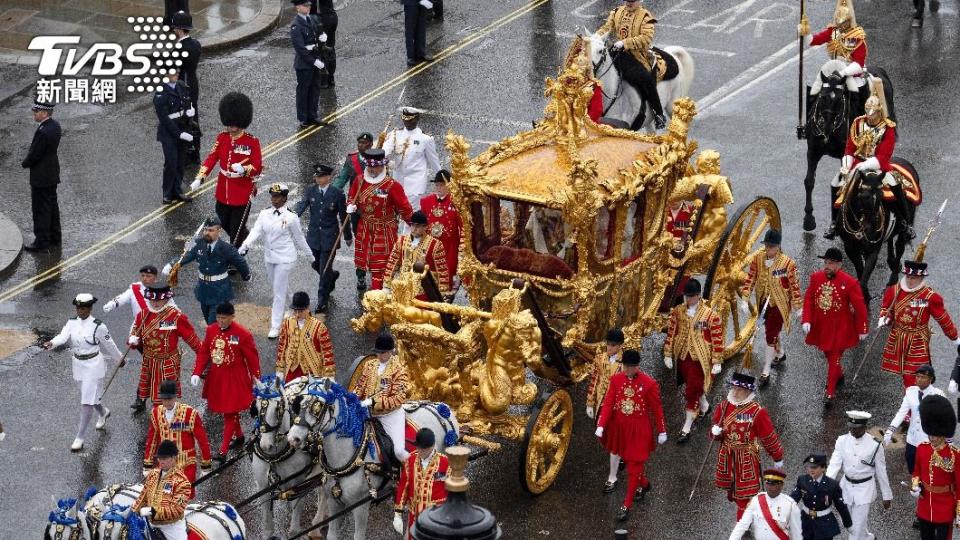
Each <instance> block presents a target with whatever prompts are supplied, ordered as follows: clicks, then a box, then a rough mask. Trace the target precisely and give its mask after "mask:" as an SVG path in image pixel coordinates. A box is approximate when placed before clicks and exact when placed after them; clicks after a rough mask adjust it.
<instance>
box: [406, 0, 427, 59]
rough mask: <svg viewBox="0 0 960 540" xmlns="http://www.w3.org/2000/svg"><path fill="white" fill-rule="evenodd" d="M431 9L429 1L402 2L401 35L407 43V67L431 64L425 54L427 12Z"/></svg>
mask: <svg viewBox="0 0 960 540" xmlns="http://www.w3.org/2000/svg"><path fill="white" fill-rule="evenodd" d="M431 9H433V2H431V1H430V0H403V34H404V38H405V39H406V42H407V65H408V66H415V65H417V64H419V63H420V62H432V61H433V57H432V56H430V55H429V54H427V12H428V11H430V10H431Z"/></svg>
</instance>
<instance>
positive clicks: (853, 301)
mask: <svg viewBox="0 0 960 540" xmlns="http://www.w3.org/2000/svg"><path fill="white" fill-rule="evenodd" d="M820 258H821V259H823V264H824V267H823V270H818V271H816V272H814V273H813V274H811V275H810V284H809V285H808V286H807V292H806V294H805V296H804V299H803V315H802V316H801V320H802V321H803V331H804V332H805V333H806V334H807V337H806V343H807V345H813V346H814V347H816V348H818V349H820V350H821V351H823V354H824V355H825V356H826V358H827V389H826V405H828V406H829V405H830V404H831V403H832V402H833V399H834V397H835V396H836V393H837V387H838V386H839V385H841V384H843V366H841V365H840V357H841V356H843V351H844V350H846V349H849V348H851V347H853V346H854V345H856V344H857V342H858V341H863V340H864V338H866V337H867V306H866V304H864V302H863V291H862V290H861V289H860V283H859V282H857V280H856V278H854V277H853V276H851V275H850V274H848V273H846V272H844V271H843V270H841V269H840V265H841V263H842V262H843V253H842V252H841V251H840V250H839V249H837V248H835V247H832V248H828V249H827V251H826V253H824V254H823V255H821V256H820Z"/></svg>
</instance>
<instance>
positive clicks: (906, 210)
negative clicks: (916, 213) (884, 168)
mask: <svg viewBox="0 0 960 540" xmlns="http://www.w3.org/2000/svg"><path fill="white" fill-rule="evenodd" d="M888 174H889V173H888ZM890 191H892V192H893V196H894V198H895V200H894V201H893V208H891V211H892V212H893V215H895V216H897V222H898V223H900V227H901V228H902V230H903V233H904V234H906V235H907V238H909V239H910V240H913V239H914V238H916V237H917V233H916V232H914V230H913V223H911V222H910V217H909V216H910V201H908V200H907V194H906V193H905V192H904V191H903V186H902V185H900V184H897V185H895V186H890Z"/></svg>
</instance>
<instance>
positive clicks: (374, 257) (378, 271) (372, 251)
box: [347, 176, 413, 290]
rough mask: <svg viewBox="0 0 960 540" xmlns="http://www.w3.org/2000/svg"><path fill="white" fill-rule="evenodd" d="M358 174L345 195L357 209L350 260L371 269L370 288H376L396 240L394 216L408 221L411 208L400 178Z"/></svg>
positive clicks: (380, 283)
mask: <svg viewBox="0 0 960 540" xmlns="http://www.w3.org/2000/svg"><path fill="white" fill-rule="evenodd" d="M361 178H362V179H363V181H362V182H354V183H353V184H352V185H351V186H350V194H349V196H348V197H347V201H348V203H350V204H355V205H357V208H358V210H359V212H360V222H359V224H358V225H357V229H356V232H355V234H354V237H355V239H356V246H355V248H354V258H353V262H354V265H355V266H356V267H357V269H358V270H361V271H364V272H367V271H369V272H370V273H371V288H373V289H374V290H376V289H380V288H382V287H383V272H384V270H385V269H386V266H387V260H388V259H389V258H390V253H391V252H392V251H393V245H394V244H395V243H396V241H397V218H398V217H399V218H400V219H402V220H404V221H405V222H409V221H410V216H411V215H412V214H413V209H412V208H411V207H410V201H408V200H407V195H406V193H405V192H404V190H403V186H401V185H400V182H397V181H396V180H394V179H393V178H390V177H389V176H387V177H384V178H383V180H381V181H379V182H377V183H372V182H370V181H369V180H368V179H367V178H366V176H362V177H361Z"/></svg>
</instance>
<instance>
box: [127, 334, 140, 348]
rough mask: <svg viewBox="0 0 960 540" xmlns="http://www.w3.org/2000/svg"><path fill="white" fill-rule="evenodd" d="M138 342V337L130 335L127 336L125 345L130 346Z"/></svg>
mask: <svg viewBox="0 0 960 540" xmlns="http://www.w3.org/2000/svg"><path fill="white" fill-rule="evenodd" d="M139 344H140V338H138V337H137V336H130V337H128V338H127V345H130V346H131V347H136V346H137V345H139Z"/></svg>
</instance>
